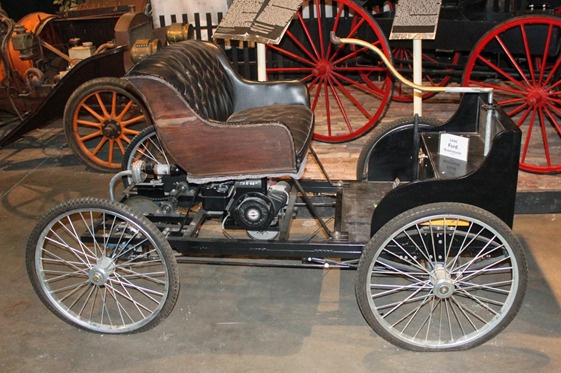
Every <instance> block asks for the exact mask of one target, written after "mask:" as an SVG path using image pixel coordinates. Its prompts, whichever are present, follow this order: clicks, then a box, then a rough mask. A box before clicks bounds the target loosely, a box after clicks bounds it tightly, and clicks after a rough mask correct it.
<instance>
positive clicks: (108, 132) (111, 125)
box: [102, 119, 121, 139]
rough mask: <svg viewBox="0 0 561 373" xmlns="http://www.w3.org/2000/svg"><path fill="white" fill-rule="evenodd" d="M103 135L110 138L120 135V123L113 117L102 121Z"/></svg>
mask: <svg viewBox="0 0 561 373" xmlns="http://www.w3.org/2000/svg"><path fill="white" fill-rule="evenodd" d="M102 131H103V136H105V137H109V138H110V139H116V138H118V137H119V136H121V125H120V124H119V123H117V122H116V121H115V120H113V119H109V120H106V121H105V122H104V123H103V129H102Z"/></svg>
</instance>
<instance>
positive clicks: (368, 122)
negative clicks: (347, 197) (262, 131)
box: [267, 0, 393, 142]
mask: <svg viewBox="0 0 561 373" xmlns="http://www.w3.org/2000/svg"><path fill="white" fill-rule="evenodd" d="M307 14H310V15H313V16H314V17H315V18H309V17H307V16H305V15H307ZM326 30H329V31H335V33H336V34H337V35H338V36H341V37H356V38H362V39H364V38H366V39H367V40H368V41H370V42H372V43H373V44H374V45H376V46H377V47H379V48H380V49H382V50H383V51H384V53H385V54H386V55H387V56H390V50H389V47H388V44H387V41H386V39H385V36H384V35H383V33H382V32H381V30H380V28H379V27H378V25H377V24H376V22H375V21H374V19H373V18H372V16H371V15H370V14H368V12H366V10H365V9H364V8H362V7H361V6H359V5H357V4H356V3H354V2H352V1H348V0H327V1H307V2H305V3H304V4H303V5H302V7H301V8H300V10H299V11H298V13H297V14H296V19H295V20H294V21H293V22H292V24H291V26H290V27H289V29H288V30H287V31H286V34H285V36H284V38H283V41H282V42H281V43H280V44H279V45H278V46H275V45H269V46H268V48H269V53H270V56H269V57H268V58H267V61H269V67H268V68H267V73H268V75H269V76H273V74H274V77H275V78H277V77H278V78H291V79H294V78H299V79H300V80H301V81H303V82H304V83H306V84H307V85H308V88H309V91H310V94H311V105H312V109H313V110H314V113H315V115H316V126H315V129H314V139H316V140H319V141H326V142H342V141H350V140H353V139H356V138H358V137H360V136H361V135H363V134H364V133H366V132H367V131H368V130H370V129H371V128H372V127H373V126H375V125H376V124H377V123H378V121H379V120H380V119H381V117H382V116H383V115H384V113H385V112H386V110H387V107H388V106H389V104H390V101H391V94H392V89H393V81H392V77H391V76H390V74H389V73H388V71H387V69H386V68H385V67H384V66H381V65H380V63H379V62H380V61H379V59H378V58H377V57H375V56H373V55H372V54H371V53H369V52H368V51H367V50H366V48H358V49H357V48H356V47H353V46H345V45H341V46H335V45H333V44H332V43H331V42H330V41H329V32H325V31H326ZM279 57H282V58H283V59H288V64H289V66H286V65H285V66H283V65H280V64H279V63H278V62H276V61H278V60H279ZM361 74H362V75H365V76H366V75H368V78H366V82H364V81H363V79H361V77H360V75H361Z"/></svg>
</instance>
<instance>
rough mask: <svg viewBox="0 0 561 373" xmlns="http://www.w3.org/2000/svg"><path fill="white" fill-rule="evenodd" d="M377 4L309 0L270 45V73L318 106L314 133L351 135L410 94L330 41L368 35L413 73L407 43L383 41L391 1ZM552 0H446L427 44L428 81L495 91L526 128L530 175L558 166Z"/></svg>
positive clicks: (359, 52)
mask: <svg viewBox="0 0 561 373" xmlns="http://www.w3.org/2000/svg"><path fill="white" fill-rule="evenodd" d="M380 3H383V2H380V1H352V0H332V1H331V0H330V1H324V0H318V1H314V0H311V1H307V2H305V3H304V4H303V6H302V7H301V8H300V10H299V12H298V13H297V15H296V17H295V19H294V20H293V22H292V23H291V25H290V27H289V28H288V30H287V32H286V35H285V36H284V38H283V40H282V42H281V43H280V44H279V45H271V46H269V52H268V56H267V63H268V65H267V66H268V67H267V71H268V73H269V76H270V77H274V78H282V79H290V78H296V79H301V80H302V81H303V82H305V83H307V84H308V86H309V88H310V92H311V95H312V107H313V109H314V112H316V115H317V116H318V117H321V118H322V123H321V124H320V125H318V126H317V127H316V129H315V133H314V139H316V140H319V141H326V142H343V141H350V140H354V139H356V138H358V137H360V136H363V135H364V134H365V133H367V132H368V131H370V130H371V129H372V128H374V127H375V126H376V125H377V124H378V123H379V122H380V120H381V119H382V118H383V116H384V114H385V113H386V111H387V109H388V106H389V104H390V103H391V101H392V100H393V101H400V102H409V101H411V98H412V90H411V89H409V88H407V86H406V85H404V84H402V83H401V82H399V81H396V80H394V79H393V77H392V75H391V74H390V73H389V72H388V70H387V68H386V66H385V65H384V64H382V63H380V60H379V59H378V58H376V57H374V56H373V55H372V54H371V53H370V52H369V51H368V50H366V49H364V48H361V49H358V48H357V49H354V50H353V49H352V47H349V49H348V53H344V54H340V52H337V53H339V54H336V49H334V48H333V47H332V46H331V45H330V42H329V33H330V31H335V32H336V34H337V35H340V36H346V37H349V38H359V39H363V40H367V41H369V42H371V43H372V44H374V45H376V46H378V47H379V48H380V49H381V50H383V51H384V54H385V55H386V56H387V57H389V58H390V57H391V58H392V59H393V64H394V65H395V66H396V68H397V69H398V70H399V71H400V72H401V73H403V74H404V75H405V76H411V74H412V51H411V49H412V44H411V42H410V41H406V40H388V37H389V34H390V30H391V26H392V22H393V16H394V13H393V12H392V11H391V10H392V9H393V4H390V5H391V7H390V9H389V10H390V11H386V12H382V11H380V9H381V4H380ZM386 3H389V2H386ZM501 4H502V5H501ZM558 5H559V4H556V2H552V1H549V2H535V1H530V2H528V3H526V2H522V1H505V2H498V1H493V2H491V1H486V0H465V1H461V0H445V1H442V4H441V10H440V18H439V22H438V31H437V34H436V38H435V40H425V41H423V51H424V52H423V74H424V79H423V80H424V82H425V84H426V85H436V86H446V85H448V84H454V85H457V84H458V83H459V85H461V86H465V87H470V86H483V87H491V88H493V89H494V90H495V99H496V100H497V102H498V104H499V105H500V106H501V107H503V108H504V109H505V111H506V112H507V114H508V115H509V116H510V117H512V118H513V120H514V121H515V123H516V124H517V125H518V126H519V127H520V128H521V129H522V132H523V133H524V140H523V148H522V154H521V159H520V168H521V169H522V170H525V171H529V172H535V173H557V172H559V171H561V129H560V128H561V126H560V119H561V110H560V109H561V107H560V105H559V95H560V91H559V90H558V81H559V66H560V64H561V60H560V58H559V56H560V55H559V53H560V48H559V47H560V39H559V35H560V33H561V18H559V16H558V15H557V8H556V7H557V6H558ZM397 6H399V4H398V5H397ZM501 7H502V8H501ZM433 95H434V93H433V92H426V93H425V94H424V95H423V97H425V98H429V97H432V96H433Z"/></svg>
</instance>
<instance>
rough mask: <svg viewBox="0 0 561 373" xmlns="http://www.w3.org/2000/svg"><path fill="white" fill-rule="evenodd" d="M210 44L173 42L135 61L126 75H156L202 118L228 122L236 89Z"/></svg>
mask: <svg viewBox="0 0 561 373" xmlns="http://www.w3.org/2000/svg"><path fill="white" fill-rule="evenodd" d="M217 53H221V51H220V49H219V48H218V47H216V46H215V45H213V44H210V43H200V42H193V41H190V42H185V43H176V44H172V45H170V46H168V47H166V48H164V49H162V50H160V51H159V52H158V53H156V54H153V55H151V56H148V57H147V58H145V59H144V60H142V61H140V62H139V63H138V64H136V65H135V66H134V67H133V68H132V69H131V70H130V71H129V72H128V74H127V76H142V75H148V76H157V77H159V78H161V79H163V80H165V81H166V82H168V83H170V84H171V85H172V86H173V87H175V89H177V91H178V92H179V93H180V94H181V96H183V98H184V99H185V100H186V101H187V103H188V104H189V106H190V107H191V108H192V109H193V110H195V111H196V112H197V113H198V114H199V115H200V116H201V117H202V118H204V119H212V120H217V121H225V120H226V119H228V117H229V116H230V115H232V113H233V112H234V88H233V86H232V83H231V81H230V78H229V77H228V75H227V74H226V71H225V69H224V67H223V66H222V64H221V63H220V62H219V60H218V59H217V58H216V54H217Z"/></svg>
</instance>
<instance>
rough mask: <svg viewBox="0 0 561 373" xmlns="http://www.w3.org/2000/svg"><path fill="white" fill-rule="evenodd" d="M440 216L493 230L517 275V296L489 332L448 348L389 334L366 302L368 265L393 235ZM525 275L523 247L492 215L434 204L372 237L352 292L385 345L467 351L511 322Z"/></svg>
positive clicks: (522, 292) (413, 211) (469, 207)
mask: <svg viewBox="0 0 561 373" xmlns="http://www.w3.org/2000/svg"><path fill="white" fill-rule="evenodd" d="M442 214H446V215H457V216H458V215H459V216H463V217H466V218H471V219H476V220H479V221H481V222H483V223H485V224H487V225H488V226H489V227H491V228H492V229H494V230H495V232H493V233H496V234H498V235H500V236H501V238H503V241H502V243H503V244H504V243H505V242H506V243H507V244H508V246H509V247H510V248H511V250H512V252H511V253H510V254H511V258H512V259H511V262H513V263H512V266H513V267H514V265H515V264H516V271H517V273H518V287H517V288H516V289H514V290H512V291H515V292H516V294H515V295H514V298H510V299H512V302H511V306H510V308H508V309H507V310H506V311H505V312H502V319H501V320H500V321H499V322H498V324H497V325H495V326H494V327H493V328H492V329H490V330H488V331H486V332H485V334H483V335H481V336H479V337H476V338H471V339H468V340H467V341H464V342H463V343H462V342H459V343H457V344H454V345H451V346H442V347H438V346H423V345H419V344H414V343H411V342H409V341H408V340H407V339H406V338H399V337H397V336H396V334H397V335H398V336H400V335H402V334H401V333H398V332H396V334H393V333H391V331H389V330H388V329H387V328H386V325H387V324H386V325H384V324H382V323H381V322H380V321H379V320H378V319H377V317H376V315H375V314H374V311H373V309H372V308H371V305H370V303H369V299H370V298H371V295H370V294H369V290H368V289H371V283H370V279H371V266H372V264H373V262H375V261H376V260H377V258H378V254H379V253H380V252H381V251H382V249H383V248H384V247H385V245H386V244H387V243H388V242H390V240H392V239H393V238H394V236H395V233H396V232H398V231H399V230H401V229H402V228H404V227H405V226H407V225H408V224H411V223H413V222H419V220H421V219H428V218H430V217H432V216H438V215H442ZM472 221H473V220H472ZM394 243H395V245H397V242H396V241H394ZM395 245H394V247H395ZM466 251H467V250H466ZM514 262H515V263H514ZM415 267H416V266H415ZM527 272H528V269H527V264H526V259H525V256H524V251H523V248H522V245H521V244H520V242H519V240H518V239H517V238H516V236H515V235H514V233H513V232H512V230H511V229H510V228H509V227H508V226H507V225H506V224H505V223H504V222H503V221H502V220H500V219H499V218H497V217H496V216H495V215H493V214H491V213H489V212H487V211H485V210H483V209H481V208H479V207H475V206H472V205H466V204H461V203H451V202H445V203H434V204H428V205H423V206H419V207H416V208H413V209H411V210H409V211H406V212H404V213H402V214H400V215H398V216H397V217H395V218H393V219H392V220H390V221H389V222H388V223H386V224H385V225H384V226H383V227H382V228H381V229H380V230H379V231H378V232H377V233H376V234H375V235H374V236H373V237H372V239H371V240H370V242H368V244H367V245H366V246H365V248H364V251H363V253H362V256H361V258H360V262H359V266H358V273H357V277H356V282H355V293H356V298H357V302H358V305H359V308H360V310H361V312H362V314H363V316H364V318H365V319H366V321H367V323H368V324H369V325H370V327H371V328H372V329H373V330H374V331H375V332H376V333H377V334H378V335H380V336H381V337H382V338H384V339H386V340H387V341H388V342H390V343H392V344H394V345H396V346H398V347H401V348H404V349H408V350H413V351H452V350H466V349H470V348H472V347H475V346H478V345H480V344H482V343H485V342H486V341H488V340H490V339H491V338H493V337H494V336H496V335H497V334H499V333H500V332H501V331H502V330H503V329H504V328H506V327H507V326H508V324H509V323H510V322H511V321H512V320H513V319H514V317H515V316H516V314H517V313H518V311H519V309H520V307H521V305H522V302H523V298H524V295H525V292H526V284H527V279H528V274H527ZM511 273H512V271H511ZM432 290H434V288H433V289H431V292H432ZM509 294H511V293H509ZM408 299H409V298H408ZM427 303H428V302H427ZM505 303H506V301H505ZM431 307H432V303H431Z"/></svg>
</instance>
